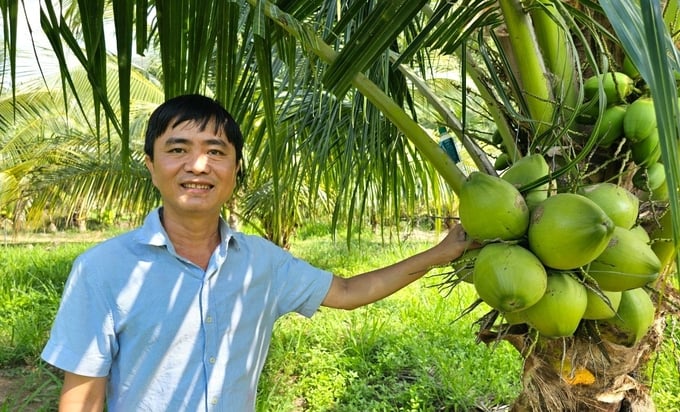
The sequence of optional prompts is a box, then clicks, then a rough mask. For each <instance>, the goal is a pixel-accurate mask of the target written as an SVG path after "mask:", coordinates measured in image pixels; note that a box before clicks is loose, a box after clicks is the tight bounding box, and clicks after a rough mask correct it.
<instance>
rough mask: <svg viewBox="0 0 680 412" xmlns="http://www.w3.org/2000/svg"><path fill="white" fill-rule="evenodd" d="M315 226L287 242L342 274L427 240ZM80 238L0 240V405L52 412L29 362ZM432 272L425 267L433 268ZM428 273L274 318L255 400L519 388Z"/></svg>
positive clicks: (413, 399) (415, 405) (467, 405)
mask: <svg viewBox="0 0 680 412" xmlns="http://www.w3.org/2000/svg"><path fill="white" fill-rule="evenodd" d="M327 232H328V231H327V229H326V230H325V231H324V230H323V228H321V227H319V226H318V225H316V226H314V227H313V228H310V229H309V230H301V231H300V232H298V238H297V239H295V240H294V242H293V246H292V249H291V251H292V252H293V253H294V254H295V255H297V256H299V257H301V258H303V259H305V260H308V261H310V262H311V263H313V264H315V265H318V266H321V267H323V268H326V269H328V270H331V271H333V272H334V273H337V274H339V275H341V276H350V275H354V274H357V273H360V272H363V271H366V270H370V269H373V268H375V267H377V266H382V265H385V264H389V263H392V262H394V261H396V260H399V259H401V258H404V257H406V256H409V255H411V254H413V253H416V252H418V251H420V250H423V249H424V248H426V247H427V246H429V245H431V244H432V241H431V240H427V239H420V240H419V239H416V238H415V237H410V238H409V239H408V240H407V241H405V242H402V243H400V244H399V243H391V244H383V243H382V242H381V241H380V238H379V237H378V236H372V235H370V234H368V235H366V234H365V235H364V237H363V239H364V240H363V241H362V242H361V244H358V243H356V242H354V241H353V242H352V243H351V246H352V247H351V248H350V249H349V250H348V249H347V246H346V243H345V241H344V240H339V241H337V242H333V241H332V240H331V237H330V236H328V235H325V234H324V233H327ZM87 246H89V244H87V243H78V244H60V245H52V244H50V245H35V246H32V247H31V246H23V247H17V246H5V247H0V262H3V264H2V266H1V269H0V380H3V379H4V380H5V381H7V380H10V381H14V382H17V384H16V386H15V389H16V390H14V391H13V392H12V393H11V395H10V396H9V397H8V398H7V399H5V401H4V402H2V401H0V412H2V411H21V410H25V411H53V410H56V406H55V405H56V399H57V396H58V392H59V383H60V380H61V374H60V372H59V371H56V370H54V369H53V368H51V367H49V366H47V365H45V364H44V363H42V362H41V361H39V359H38V356H39V353H40V351H41V350H42V346H43V345H44V342H45V340H46V338H47V334H48V332H49V326H50V323H51V320H52V318H53V316H54V313H55V311H56V308H57V305H58V301H59V297H60V295H61V291H62V288H63V282H64V280H65V277H66V275H67V274H68V271H69V269H70V266H71V262H72V260H73V258H74V257H75V256H76V255H77V254H78V253H80V252H81V251H83V250H84V249H85V248H86V247H87ZM437 272H438V271H435V272H434V273H437ZM440 281H441V278H440V277H436V276H428V277H426V278H423V279H421V280H420V281H418V282H416V283H414V284H412V285H410V286H408V287H407V288H406V289H404V290H402V291H400V292H397V293H396V294H394V295H393V296H391V297H389V298H387V299H385V300H383V301H380V302H377V303H375V304H373V305H370V306H367V307H364V308H359V309H357V310H354V311H340V310H331V309H322V310H321V311H320V312H319V313H317V314H316V315H314V317H313V318H312V319H306V318H303V317H301V316H298V315H289V316H286V317H284V318H283V319H281V320H280V322H279V323H278V324H277V326H276V329H275V333H274V337H273V341H272V346H271V350H270V354H269V359H268V361H267V364H266V366H265V370H264V372H263V376H262V380H261V382H260V388H259V393H258V411H268V412H269V411H286V412H289V411H440V410H451V411H470V410H491V408H492V407H493V406H495V405H502V404H509V403H511V402H512V400H513V399H514V397H515V396H516V395H517V394H518V393H519V390H520V377H521V366H522V365H521V359H520V356H519V354H518V353H517V352H516V351H515V350H514V349H513V348H511V347H510V345H509V344H507V343H504V342H503V343H500V344H498V345H497V346H494V347H488V346H486V345H484V344H478V343H476V342H475V332H476V327H475V326H474V324H473V323H474V321H475V320H476V319H477V318H478V317H479V315H481V314H483V311H484V309H483V308H478V309H475V311H474V312H473V313H472V314H471V315H468V316H464V317H463V318H461V319H457V318H458V317H459V316H460V314H461V313H462V312H463V310H464V309H465V308H467V307H468V305H469V304H470V303H471V302H472V301H473V300H474V299H475V294H474V290H473V288H472V286H470V285H468V284H461V285H459V286H458V287H457V288H455V289H454V290H453V291H451V294H449V295H447V296H444V291H442V290H440V289H439V288H438V287H437V286H436V285H437V283H438V282H440ZM678 329H679V327H678V325H677V324H675V323H673V322H671V323H669V327H668V328H667V333H668V338H667V339H666V341H665V343H664V350H663V351H661V352H660V353H659V354H658V357H657V358H655V359H653V362H652V363H650V372H653V373H654V380H653V381H652V383H651V386H652V390H653V396H654V401H655V402H656V404H657V408H658V410H676V409H677V408H678V405H680V398H679V397H678V396H679V395H678V393H677V391H676V390H675V389H674V388H677V387H678V386H679V384H680V381H679V380H680V378H679V376H680V372H679V371H678V363H677V357H678V344H679V341H680V339H679V338H680V331H678Z"/></svg>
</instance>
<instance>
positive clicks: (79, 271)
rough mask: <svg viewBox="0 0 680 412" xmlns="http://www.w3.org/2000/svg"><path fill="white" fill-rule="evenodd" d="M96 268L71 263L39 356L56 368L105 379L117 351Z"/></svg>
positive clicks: (81, 260) (79, 261)
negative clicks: (57, 307)
mask: <svg viewBox="0 0 680 412" xmlns="http://www.w3.org/2000/svg"><path fill="white" fill-rule="evenodd" d="M86 268H87V270H86ZM97 269H98V268H97V267H96V265H93V264H91V263H89V262H87V260H86V259H85V258H83V257H82V256H81V257H79V258H78V259H76V261H75V262H74V265H73V269H72V270H71V273H70V275H69V277H68V280H67V281H66V285H65V288H64V293H63V295H62V299H61V303H60V306H59V310H58V311H57V315H56V317H55V320H54V323H53V325H52V330H51V332H50V337H49V339H48V341H47V344H46V345H45V347H44V349H43V351H42V354H41V357H42V358H43V359H44V360H45V361H46V362H47V363H49V364H51V365H53V366H55V367H57V368H59V369H62V370H65V371H68V372H72V373H76V374H79V375H83V376H91V377H103V376H107V375H108V374H109V370H110V368H111V363H112V359H113V357H114V356H115V353H116V351H117V343H116V339H115V330H114V322H113V317H112V310H111V308H112V304H111V303H112V302H110V299H108V298H107V297H106V294H104V293H103V290H105V289H104V287H105V286H104V285H102V284H101V281H100V279H101V277H100V276H99V273H98V272H97Z"/></svg>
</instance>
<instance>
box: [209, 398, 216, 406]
mask: <svg viewBox="0 0 680 412" xmlns="http://www.w3.org/2000/svg"><path fill="white" fill-rule="evenodd" d="M210 403H212V404H213V405H217V397H214V398H212V400H211V401H210Z"/></svg>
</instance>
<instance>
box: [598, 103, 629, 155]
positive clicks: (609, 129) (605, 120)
mask: <svg viewBox="0 0 680 412" xmlns="http://www.w3.org/2000/svg"><path fill="white" fill-rule="evenodd" d="M627 109H628V105H625V104H617V105H614V106H610V107H608V108H607V109H605V111H604V113H602V119H601V120H600V127H599V128H598V130H597V142H598V145H600V146H602V147H609V146H611V144H612V143H614V142H615V141H617V140H619V139H620V138H621V137H623V119H624V117H625V116H626V110H627Z"/></svg>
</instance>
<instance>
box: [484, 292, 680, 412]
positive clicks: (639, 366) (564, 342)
mask: <svg viewBox="0 0 680 412" xmlns="http://www.w3.org/2000/svg"><path fill="white" fill-rule="evenodd" d="M675 295H677V293H676V294H675ZM667 302H668V304H662V308H660V310H657V314H656V318H655V321H654V324H653V325H652V327H651V328H650V330H649V332H648V333H647V335H646V336H645V337H644V338H643V339H642V340H641V341H640V342H639V343H637V344H636V345H634V346H632V347H628V346H623V345H619V344H616V343H613V342H610V341H607V340H603V339H601V338H598V337H596V336H597V335H598V334H597V333H593V332H595V329H594V326H593V327H591V328H587V329H588V330H586V328H585V327H584V328H581V329H580V333H577V334H576V335H575V336H574V337H569V338H559V339H549V338H545V337H541V336H538V335H537V334H535V333H532V332H530V331H528V330H527V328H526V325H515V326H511V327H510V328H509V329H505V331H503V329H501V331H502V332H499V330H493V331H492V330H490V329H485V330H482V331H480V333H479V339H480V340H481V341H483V342H485V343H491V342H497V341H498V340H506V341H508V342H509V343H510V344H512V345H513V347H515V349H517V350H518V351H519V352H520V354H522V357H523V358H524V370H523V373H522V392H521V393H520V395H519V397H518V398H517V399H516V400H515V402H514V403H513V405H512V407H511V411H512V412H529V411H530V412H539V411H540V412H555V411H560V412H598V411H601V412H648V411H656V408H655V406H654V401H653V400H652V397H651V393H650V391H649V387H648V386H647V378H648V374H647V372H646V367H647V363H648V361H649V359H650V358H651V357H652V356H653V355H654V353H656V352H657V351H658V350H659V349H660V347H661V343H662V341H663V336H664V335H663V333H664V328H665V326H666V321H665V320H666V317H667V316H668V315H670V314H675V315H677V314H678V312H680V311H679V310H678V302H679V300H678V297H677V296H673V298H672V299H670V300H669V301H667ZM591 326H592V324H591Z"/></svg>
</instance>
